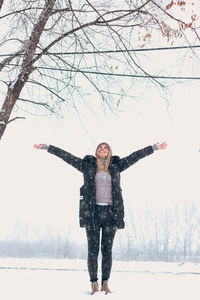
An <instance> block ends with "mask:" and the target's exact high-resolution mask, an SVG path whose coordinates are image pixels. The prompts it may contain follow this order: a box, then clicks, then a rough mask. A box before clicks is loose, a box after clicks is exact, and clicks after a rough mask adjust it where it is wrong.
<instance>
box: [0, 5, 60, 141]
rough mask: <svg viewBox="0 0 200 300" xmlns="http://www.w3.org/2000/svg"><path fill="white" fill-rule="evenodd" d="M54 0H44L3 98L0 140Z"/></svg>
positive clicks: (0, 115) (31, 67) (29, 69)
mask: <svg viewBox="0 0 200 300" xmlns="http://www.w3.org/2000/svg"><path fill="white" fill-rule="evenodd" d="M0 1H1V0H0ZM55 2H56V0H46V1H45V4H44V8H43V10H42V12H41V14H40V16H39V18H38V22H37V23H36V24H35V26H34V27H33V30H32V33H31V36H30V39H29V41H28V43H27V47H26V50H25V54H24V59H23V62H22V67H21V72H20V73H19V75H18V77H17V79H16V81H15V83H13V84H10V85H9V87H8V91H7V96H6V98H5V100H4V103H3V106H2V108H1V110H0V140H1V138H2V136H3V134H4V132H5V130H6V127H7V125H8V123H9V118H10V115H11V113H12V110H13V107H14V106H15V103H16V101H17V99H18V97H19V95H20V93H21V91H22V89H23V87H24V85H25V83H26V82H27V80H28V78H29V76H30V74H31V73H32V72H33V70H34V67H33V57H34V54H35V50H36V48H37V45H38V43H39V40H40V37H41V35H42V32H43V30H44V27H45V25H46V23H47V21H48V19H49V17H50V16H51V12H52V9H53V7H54V4H55ZM0 5H1V2H0Z"/></svg>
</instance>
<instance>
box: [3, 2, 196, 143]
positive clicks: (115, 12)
mask: <svg viewBox="0 0 200 300" xmlns="http://www.w3.org/2000/svg"><path fill="white" fill-rule="evenodd" d="M197 2H198V1H197V0H196V1H195V0H194V3H193V8H192V9H191V7H190V6H188V5H187V3H185V2H184V1H171V2H169V3H168V2H167V3H166V1H165V0H160V1H153V0H146V1H144V0H134V1H133V0H132V1H131V0H124V1H107V0H102V1H100V2H99V1H89V0H80V1H73V3H72V1H71V0H57V1H56V0H34V1H25V0H23V1H20V2H19V1H16V0H9V1H3V0H2V1H0V11H1V16H0V22H1V28H4V29H5V30H4V31H3V34H1V41H0V47H1V50H2V51H1V53H2V56H1V59H2V60H1V62H0V76H1V77H0V88H1V94H2V95H5V97H4V99H2V107H1V109H0V139H1V138H2V136H3V134H4V132H5V129H6V127H7V125H8V124H9V123H10V122H12V121H14V120H16V119H19V118H24V116H19V115H18V113H19V111H20V109H21V111H24V110H29V109H30V105H32V106H33V107H36V110H37V107H40V108H43V109H44V110H46V111H47V112H48V113H60V111H61V109H62V105H63V104H66V105H68V107H69V108H70V107H74V108H75V109H77V107H76V100H75V99H77V98H78V97H79V101H80V102H81V101H83V100H82V98H84V96H85V95H86V94H87V91H88V88H89V87H93V89H94V91H96V93H97V94H98V95H100V98H101V99H102V101H103V103H104V104H106V105H108V106H110V107H113V108H114V107H116V106H117V105H118V104H119V101H120V99H121V97H123V96H124V95H126V92H127V91H126V90H125V89H124V88H120V89H119V90H117V91H116V86H117V84H115V86H113V79H112V78H111V76H110V77H108V76H107V75H108V74H109V75H113V74H115V73H116V70H118V68H119V66H120V70H122V73H123V74H124V73H125V72H126V73H129V74H130V75H133V76H135V77H134V82H132V84H133V83H134V84H137V79H136V78H137V77H138V78H141V77H142V78H143V77H145V78H146V79H147V80H149V81H152V82H153V83H154V84H155V85H157V86H158V87H159V88H160V87H163V83H162V82H161V81H158V79H157V78H155V76H153V75H152V74H150V72H149V71H148V70H147V69H146V67H145V66H143V64H142V61H141V60H140V58H139V57H138V56H137V54H136V52H134V51H131V49H134V48H139V49H140V48H142V47H144V46H145V45H146V44H147V43H148V42H149V41H151V40H154V39H157V38H158V37H159V36H160V35H161V37H162V38H166V39H167V40H168V41H169V42H170V43H171V42H173V40H175V39H178V38H180V39H181V43H182V42H183V40H186V41H187V43H188V44H189V45H193V44H194V42H193V40H194V39H196V40H197V41H199V35H198V16H197V13H196V12H195V3H196V5H197V4H198V3H197ZM166 4H167V5H166ZM186 11H189V12H190V13H189V18H188V17H187V18H186V17H185V16H188V14H186V13H185V12H186ZM110 49H112V50H113V52H114V53H115V54H116V55H115V57H114V55H112V54H110V53H108V50H110ZM116 81H117V80H116ZM117 82H119V80H118V81H117ZM26 105H29V106H28V109H27V106H26ZM14 108H15V109H14Z"/></svg>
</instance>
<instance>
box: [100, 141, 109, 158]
mask: <svg viewBox="0 0 200 300" xmlns="http://www.w3.org/2000/svg"><path fill="white" fill-rule="evenodd" d="M108 154H109V148H108V146H107V145H106V144H101V145H100V146H99V147H98V148H97V156H98V157H100V158H106V157H107V156H108Z"/></svg>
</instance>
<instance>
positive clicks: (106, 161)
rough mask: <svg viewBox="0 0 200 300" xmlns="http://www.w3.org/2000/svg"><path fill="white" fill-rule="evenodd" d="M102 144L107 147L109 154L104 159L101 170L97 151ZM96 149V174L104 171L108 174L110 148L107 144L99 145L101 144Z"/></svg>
mask: <svg viewBox="0 0 200 300" xmlns="http://www.w3.org/2000/svg"><path fill="white" fill-rule="evenodd" d="M103 144H105V145H106V146H107V147H108V150H109V152H108V156H107V157H106V160H105V164H104V166H103V168H102V164H101V160H100V158H99V157H98V156H97V149H98V148H99V147H100V146H101V145H103ZM97 149H96V160H97V172H99V171H101V170H103V171H105V172H106V173H110V172H109V170H108V167H109V164H110V158H111V155H112V152H111V149H110V146H109V145H108V144H107V143H101V144H99V145H98V147H97Z"/></svg>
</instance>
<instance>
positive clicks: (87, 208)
mask: <svg viewBox="0 0 200 300" xmlns="http://www.w3.org/2000/svg"><path fill="white" fill-rule="evenodd" d="M48 152H49V153H52V154H54V155H56V156H58V157H60V158H62V159H63V160H64V161H65V162H67V163H68V164H70V165H72V166H73V167H74V168H76V169H77V170H79V171H80V172H82V173H83V176H84V184H83V186H82V187H81V188H80V206H79V222H80V226H81V227H85V226H86V225H89V224H94V207H95V204H96V188H95V175H96V171H97V164H96V157H95V156H92V155H86V156H85V157H84V158H83V159H81V158H79V157H76V156H74V155H72V154H71V153H69V152H66V151H64V150H62V149H60V148H57V147H55V146H52V145H50V146H49V148H48ZM153 152H154V150H153V147H152V146H148V147H146V148H144V149H141V150H138V151H135V152H133V153H132V154H130V155H129V156H127V157H124V158H120V157H119V156H112V157H111V159H110V165H109V171H110V175H111V178H112V195H113V209H112V218H113V223H115V224H116V226H117V228H118V229H122V228H124V204H123V198H122V190H121V186H120V173H121V172H122V171H124V170H126V169H127V168H129V167H130V166H132V165H133V164H134V163H136V162H137V161H138V160H139V159H141V158H143V157H145V156H147V155H150V154H152V153H153Z"/></svg>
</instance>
